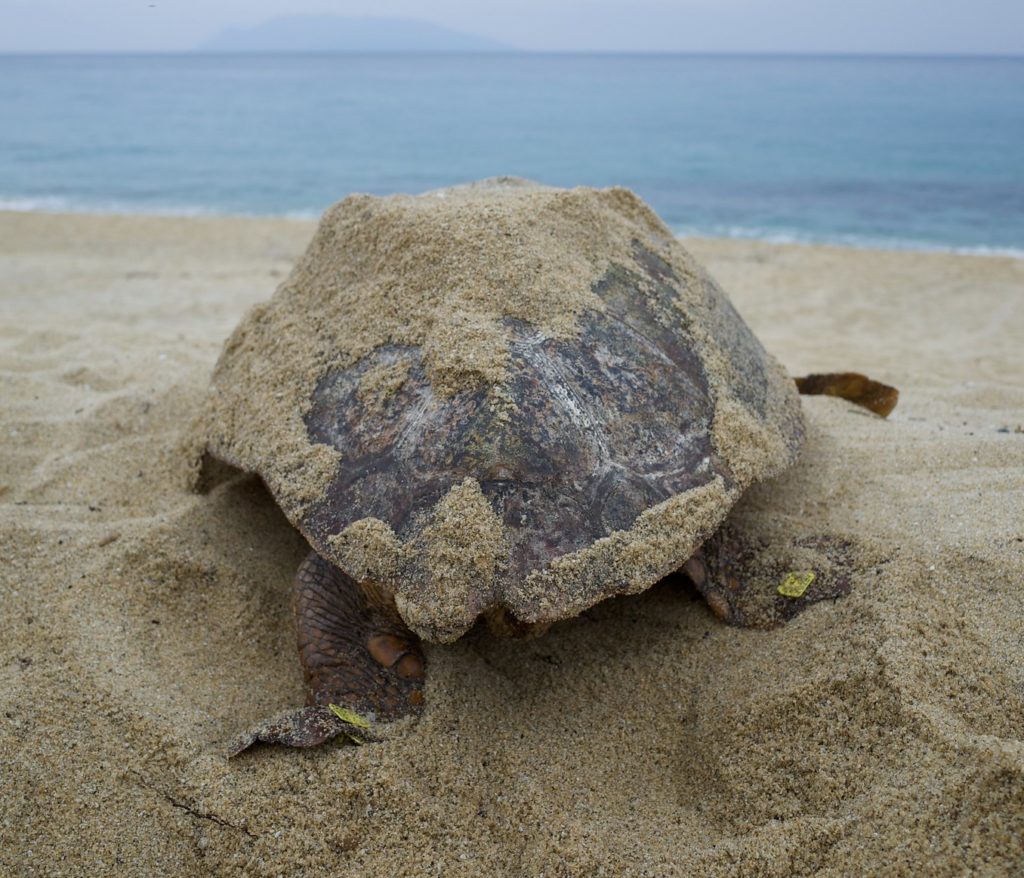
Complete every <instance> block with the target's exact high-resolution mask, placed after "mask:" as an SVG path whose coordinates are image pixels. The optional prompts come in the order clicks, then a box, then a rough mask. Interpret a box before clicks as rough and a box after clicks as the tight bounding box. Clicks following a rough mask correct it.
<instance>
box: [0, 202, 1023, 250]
mask: <svg viewBox="0 0 1024 878" xmlns="http://www.w3.org/2000/svg"><path fill="white" fill-rule="evenodd" d="M42 200H43V201H45V200H46V199H42ZM26 201H27V200H26ZM19 202H20V199H17V198H7V199H4V198H0V214H41V215H45V216H59V217H96V218H99V219H103V218H112V217H146V218H152V219H211V220H228V221H230V220H241V221H247V220H255V221H278V220H283V221H287V222H297V223H303V222H309V223H316V222H317V221H318V220H319V218H320V213H317V212H315V211H292V212H286V213H280V214H273V213H270V214H263V213H221V212H219V211H215V210H212V209H207V208H199V207H197V208H167V209H166V210H161V209H155V210H150V209H139V210H131V209H128V208H126V207H125V206H123V205H117V206H116V207H111V208H110V209H104V208H102V207H101V208H88V209H87V208H82V209H73V208H69V207H67V206H66V205H61V206H55V207H53V208H52V209H51V208H48V207H45V206H41V205H39V204H36V203H32V204H30V205H29V204H27V205H26V206H25V207H20V206H17V205H18V204H19ZM669 227H670V228H672V230H673V232H674V233H675V235H676V237H677V238H679V239H680V240H684V241H685V240H689V239H697V240H722V241H750V242H752V243H761V244H777V245H780V246H794V247H836V248H841V249H844V250H855V251H857V252H876V251H877V252H881V253H940V254H948V255H952V256H981V257H985V258H1000V259H1017V260H1024V247H999V246H991V245H986V244H977V245H956V244H937V243H932V242H929V241H916V240H902V239H897V240H893V241H887V240H886V239H876V238H870V237H868V238H863V239H860V238H859V237H858V236H857V235H850V234H846V233H843V234H839V235H836V236H831V237H830V236H827V235H824V236H821V237H817V236H815V235H814V234H812V233H802V232H770V231H768V230H764V233H763V234H762V233H761V232H760V231H747V230H738V231H736V232H735V233H730V234H720V233H715V232H704V231H701V230H699V229H690V228H678V227H673V226H669Z"/></svg>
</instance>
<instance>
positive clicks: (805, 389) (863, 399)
mask: <svg viewBox="0 0 1024 878" xmlns="http://www.w3.org/2000/svg"><path fill="white" fill-rule="evenodd" d="M793 380H794V381H796V389H797V390H798V391H800V393H802V394H804V395H805V396H838V397H840V398H841V399H845V400H847V401H848V402H852V403H853V404H854V405H859V406H860V407H861V408H866V409H868V411H872V412H874V413H875V414H876V415H879V416H880V417H883V418H885V417H888V416H889V413H890V412H891V411H892V410H893V409H894V408H896V403H897V402H899V398H900V392H899V391H898V390H897V389H896V388H895V387H890V386H889V385H888V384H883V383H882V382H881V381H875V380H874V379H872V378H868V376H867V375H861V374H860V373H859V372H827V373H824V374H821V375H805V376H803V377H802V378H794V379H793Z"/></svg>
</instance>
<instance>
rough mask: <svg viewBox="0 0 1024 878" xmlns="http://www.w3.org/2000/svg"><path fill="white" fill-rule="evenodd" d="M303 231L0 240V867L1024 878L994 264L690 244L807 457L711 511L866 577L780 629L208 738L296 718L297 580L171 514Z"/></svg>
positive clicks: (613, 609)
mask: <svg viewBox="0 0 1024 878" xmlns="http://www.w3.org/2000/svg"><path fill="white" fill-rule="evenodd" d="M312 232H313V224H312V223H309V222H300V221H287V220H255V219H253V220H249V219H205V218H198V219H171V218H148V217H88V216H60V215H44V214H18V213H0V381H2V388H3V389H2V393H0V429H2V431H3V444H2V446H0V510H2V518H0V556H2V558H3V566H2V576H3V580H2V590H0V702H2V717H0V873H2V874H5V875H7V874H10V875H107V874H111V875H151V874H165V875H190V874H197V873H204V872H207V873H208V872H213V873H215V874H220V873H223V874H235V873H239V874H242V873H244V874H252V875H267V876H276V875H285V876H292V875H360V876H370V875H373V876H379V875H434V874H437V875H501V876H505V875H514V876H520V875H523V876H527V875H529V876H533V875H547V876H558V875H586V876H591V875H610V876H617V875H673V874H678V875H690V874H695V875H696V874H699V875H778V876H788V875H805V874H820V875H836V876H839V875H849V874H878V875H920V874H930V875H967V874H971V875H1012V874H1020V873H1021V871H1022V870H1024V741H1022V729H1024V343H1022V339H1024V261H1014V260H1011V259H1003V258H995V257H974V256H957V255H950V254H926V253H908V252H874V251H855V250H845V249H841V248H831V247H803V246H793V245H772V244H765V243H756V242H742V241H721V240H688V241H687V242H685V243H686V245H687V246H688V247H689V248H690V249H691V250H692V251H693V253H694V254H695V255H696V256H697V258H698V259H700V260H701V261H702V262H704V263H705V264H706V265H707V266H708V268H709V269H710V270H711V272H712V273H713V274H714V275H715V276H716V277H717V278H718V280H719V281H720V282H721V283H722V285H723V286H724V287H725V289H726V290H727V291H729V293H730V295H731V296H732V298H733V301H734V303H735V304H736V306H737V307H738V309H739V310H740V312H741V313H742V314H743V316H744V317H745V318H746V319H747V321H748V322H749V323H750V325H751V326H752V327H753V329H754V331H755V332H756V333H757V334H758V335H759V337H760V338H761V340H762V341H763V342H764V344H765V346H766V347H767V348H768V349H769V350H770V351H772V352H773V353H775V354H776V355H777V356H779V357H780V359H781V360H782V361H783V363H784V364H785V365H786V367H787V368H788V369H789V370H790V372H791V373H793V374H802V373H805V372H809V371H828V370H839V369H855V370H861V371H865V372H867V373H869V374H870V375H872V377H875V378H878V379H880V380H883V381H887V382H889V383H892V384H895V385H896V386H898V387H899V388H900V390H901V392H902V396H901V401H900V404H899V406H898V408H897V409H896V411H895V412H894V413H893V415H892V416H891V417H890V418H889V419H888V420H881V419H878V418H876V417H874V416H871V415H869V414H866V413H865V412H863V411H862V410H858V409H856V408H855V407H853V406H852V405H850V404H848V403H845V402H842V401H838V400H834V399H827V398H817V397H816V398H805V399H804V408H805V410H806V412H807V415H808V420H809V438H808V442H807V447H806V450H805V452H804V454H803V457H802V458H801V460H800V462H799V463H798V464H797V465H796V466H795V467H794V468H793V469H792V470H790V471H788V472H787V473H786V474H785V475H783V476H782V477H780V478H779V479H777V480H776V481H774V482H773V483H771V484H765V485H761V486H758V487H757V488H755V489H754V490H753V491H752V492H751V494H750V495H748V497H747V498H745V500H744V501H743V502H742V503H741V507H742V508H740V509H739V510H738V511H737V515H738V516H740V517H742V518H743V519H744V520H745V521H747V522H748V523H749V524H753V525H755V526H757V525H761V526H763V528H764V530H765V532H766V533H769V534H776V535H778V534H782V535H787V534H788V535H790V536H794V535H800V534H829V535H833V536H836V537H839V538H842V539H847V540H850V541H852V542H854V543H855V544H856V545H857V546H858V547H860V548H861V549H863V551H862V552H861V553H860V554H859V556H858V557H861V558H870V559H871V563H870V564H867V563H861V564H860V565H859V566H858V567H857V569H856V571H855V574H854V577H853V588H852V593H851V594H850V595H849V596H847V597H844V598H841V599H839V600H837V601H835V602H826V603H822V604H818V605H815V606H813V607H811V608H810V609H808V610H807V611H806V612H805V613H804V614H802V615H801V616H799V617H798V618H796V619H795V620H794V621H792V622H790V623H789V624H788V625H786V626H785V627H782V628H778V629H775V630H771V631H752V630H742V629H736V628H730V627H727V626H725V625H723V624H721V623H720V622H718V621H717V620H716V619H715V618H714V617H713V616H712V615H711V613H710V612H709V611H708V610H707V608H706V607H705V605H704V604H703V602H701V601H700V600H698V599H697V598H696V597H695V595H694V594H693V592H692V590H690V589H688V588H686V587H685V586H684V585H683V584H681V583H680V582H677V581H666V582H664V583H661V584H659V585H657V586H655V587H654V588H652V589H651V590H650V591H648V592H646V593H644V594H641V595H638V596H633V597H629V598H621V599H616V600H612V601H607V602H605V603H602V604H599V605H598V606H597V607H595V608H594V609H592V610H589V611H587V612H586V613H584V614H583V616H582V617H580V618H578V619H576V620H573V621H570V622H565V623H561V624H558V625H556V626H554V627H553V628H552V629H551V631H550V632H549V633H548V634H546V635H545V636H543V637H541V638H538V639H535V640H529V641H502V640H497V639H494V638H492V637H490V636H489V635H488V634H486V633H485V632H482V631H479V630H476V629H474V631H472V632H471V633H470V634H469V635H468V636H466V637H464V638H462V639H461V640H459V641H458V642H457V643H455V644H453V645H450V646H428V647H427V656H428V661H429V673H428V684H427V703H428V707H427V710H426V712H425V713H424V715H423V716H422V718H420V719H419V720H418V721H404V722H403V723H402V724H400V725H399V726H398V727H396V728H395V729H394V730H393V733H392V734H391V736H390V739H389V740H388V741H387V742H386V743H384V744H378V745H369V746H365V747H361V748H357V747H353V746H347V747H342V746H335V745H327V746H325V747H322V748H319V749H314V750H310V751H293V750H286V749H281V748H270V747H263V748H257V749H256V750H254V751H252V752H250V753H247V754H244V755H242V756H241V757H239V758H237V759H235V760H231V761H228V760H227V759H226V758H225V756H224V744H225V742H226V741H227V740H228V739H229V738H230V737H231V736H232V735H233V734H234V733H235V732H238V731H239V730H241V729H242V728H245V727H246V726H247V725H249V724H251V723H252V722H254V721H256V720H258V719H261V718H264V717H266V716H267V715H269V714H272V713H275V712H279V711H281V710H284V709H286V708H288V707H292V706H296V705H297V704H298V703H299V702H300V701H301V698H302V680H301V673H300V670H299V665H298V662H297V660H296V656H295V647H294V643H293V638H294V633H293V622H292V618H291V616H290V608H289V580H290V577H291V575H292V573H293V571H294V569H295V567H296V566H297V564H298V562H299V560H300V559H301V557H302V556H303V553H304V551H305V548H304V543H303V540H302V539H301V538H300V537H299V536H298V535H297V534H296V532H295V531H294V530H293V529H292V528H291V527H290V526H289V525H288V523H287V522H286V521H285V519H284V517H283V516H282V514H281V513H280V512H279V511H278V510H277V508H276V506H275V505H274V503H273V501H272V500H271V498H270V497H269V495H268V494H267V492H266V491H265V489H263V488H262V486H261V485H260V484H259V482H258V481H256V480H255V479H253V478H251V477H242V478H237V479H235V480H233V481H230V482H228V483H226V484H224V485H222V486H221V487H219V488H217V489H216V490H214V491H212V492H211V493H209V494H205V495H200V494H196V493H193V492H192V491H191V490H190V489H189V478H190V460H189V459H188V455H187V454H186V453H185V450H184V449H185V446H186V445H187V442H188V434H189V428H190V424H191V422H192V419H193V417H194V415H195V412H196V410H197V408H198V406H199V404H200V401H201V399H202V396H203V393H204V390H205V388H206V386H207V382H208V380H209V375H210V372H211V369H212V367H213V364H214V362H215V360H216V358H217V355H218V353H219V351H220V346H221V344H222V342H223V340H224V339H225V338H226V337H227V335H228V333H229V332H230V331H231V330H232V328H233V327H234V326H235V324H236V323H237V322H238V320H239V319H240V317H241V315H242V314H243V313H244V311H245V310H246V308H248V307H249V306H250V305H252V304H254V303H256V302H259V301H261V300H264V299H266V298H268V297H269V296H270V294H271V293H272V292H273V290H274V288H275V287H276V285H277V284H278V283H279V282H280V281H281V279H283V277H284V276H285V275H286V274H287V272H288V271H289V269H290V267H291V265H292V263H293V262H294V260H295V259H296V258H297V256H298V255H299V254H300V253H301V252H302V250H303V249H304V247H305V245H306V243H307V241H308V240H309V238H310V236H311V234H312Z"/></svg>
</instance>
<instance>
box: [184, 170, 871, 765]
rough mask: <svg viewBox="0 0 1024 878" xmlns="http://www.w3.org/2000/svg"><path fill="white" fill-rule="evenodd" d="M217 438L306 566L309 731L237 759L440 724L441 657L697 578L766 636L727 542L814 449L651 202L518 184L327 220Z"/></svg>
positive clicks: (287, 725)
mask: <svg viewBox="0 0 1024 878" xmlns="http://www.w3.org/2000/svg"><path fill="white" fill-rule="evenodd" d="M847 380H853V381H856V380H857V379H856V376H854V377H853V378H847ZM819 383H820V382H819ZM830 388H833V389H834V382H830V381H828V380H826V381H825V382H824V385H823V386H819V387H817V388H809V389H810V390H812V392H830ZM861 389H863V388H861ZM867 389H868V391H869V392H870V391H874V390H877V385H871V386H869V387H868V388H867ZM840 392H843V393H844V395H846V396H851V395H855V394H853V393H852V392H851V391H850V390H849V388H846V389H845V390H844V389H842V388H841V389H840ZM201 423H202V434H201V435H202V439H203V443H204V448H205V453H206V455H207V459H209V458H213V459H217V460H220V461H224V462H227V463H229V464H231V465H233V466H235V467H238V468H240V469H243V470H245V471H248V472H252V473H257V474H258V475H259V476H260V477H261V478H262V479H263V481H264V482H265V483H266V485H267V487H268V488H269V490H270V492H271V493H272V494H273V496H274V498H275V499H276V501H277V502H278V504H279V505H280V507H281V509H282V510H283V511H284V513H285V515H286V516H287V517H288V519H289V521H291V523H292V524H293V525H294V526H295V527H297V528H298V529H299V531H301V533H302V534H303V535H304V536H305V538H306V539H307V540H308V542H309V544H310V546H311V551H310V553H309V555H308V557H307V558H306V559H305V561H303V563H302V565H301V567H300V568H299V571H298V574H297V576H296V578H295V584H294V605H295V612H296V618H297V621H298V640H299V653H300V658H301V662H302V666H303V669H304V672H305V678H306V683H307V687H308V693H307V695H308V697H307V706H306V707H304V708H302V709H300V710H297V711H294V712H292V713H289V714H287V715H286V716H283V717H279V718H277V719H276V720H273V721H270V722H267V723H264V724H263V725H261V726H259V727H257V728H255V729H253V730H251V731H250V732H248V733H246V734H245V735H243V736H242V737H241V738H240V739H239V740H238V741H237V742H236V746H235V747H234V749H235V750H240V749H244V748H245V747H246V746H248V745H249V744H252V743H253V742H255V741H257V740H261V741H277V742H282V743H286V744H291V745H297V746H309V745H313V744H318V743H320V742H322V741H325V740H327V739H329V738H332V737H334V736H335V735H337V734H339V733H342V732H346V733H349V734H351V735H352V736H354V737H361V738H366V737H370V736H372V735H373V730H372V728H369V729H364V728H359V727H358V726H360V725H365V723H364V722H363V719H365V720H367V721H372V722H374V723H380V722H384V721H388V720H391V719H394V718H397V717H400V716H403V715H405V714H408V713H413V712H416V711H417V710H419V709H420V708H421V706H422V705H423V701H424V695H423V684H424V671H425V660H424V655H423V651H422V649H421V643H420V641H421V638H422V639H425V640H428V641H434V642H446V641H451V640H454V639H455V638H457V637H459V636H460V635H461V634H463V633H464V632H465V631H467V629H469V628H470V627H471V626H472V625H473V624H474V622H475V621H476V620H477V619H478V618H479V617H483V618H485V619H486V620H487V622H488V623H489V624H490V626H491V628H492V629H494V630H496V631H499V632H501V633H511V634H519V633H526V632H529V631H532V632H537V631H539V630H543V629H544V628H545V627H546V626H548V625H549V624H550V623H552V622H554V621H556V620H559V619H566V618H569V617H572V616H575V615H577V614H578V613H580V612H581V611H583V610H585V609H587V608H588V607H590V606H591V605H593V604H594V603H596V602H597V601H600V600H603V599H604V598H608V597H611V596H614V595H621V594H628V593H635V592H639V591H642V590H644V589H646V588H648V587H649V586H651V585H653V584H654V583H655V582H657V581H658V580H659V579H661V578H662V577H664V576H666V575H667V574H670V573H672V572H673V571H678V570H680V569H681V568H682V569H685V571H686V572H687V573H688V574H689V576H690V578H691V579H692V580H693V582H694V583H695V584H696V586H697V588H698V589H699V590H700V591H701V592H702V593H703V594H704V595H705V597H706V598H707V600H708V601H709V603H710V605H711V607H712V609H713V610H714V611H715V613H716V614H717V615H718V616H720V617H722V618H723V619H726V620H727V621H732V622H738V623H742V622H746V623H748V624H750V623H756V622H758V621H759V620H758V619H750V618H743V617H742V613H740V612H738V610H737V602H736V599H735V596H736V595H737V594H738V593H739V590H740V589H741V586H740V583H739V582H738V580H737V578H736V576H735V575H734V570H733V569H731V568H730V566H729V564H730V558H731V557H734V556H735V555H736V552H735V551H733V550H732V549H731V548H730V545H731V544H730V543H729V542H728V541H725V540H721V539H718V540H711V541H710V542H709V538H710V537H712V535H713V534H715V533H716V531H717V530H718V529H719V527H720V526H721V525H722V522H723V520H724V519H725V517H726V514H727V513H728V512H729V510H730V508H731V507H732V506H733V504H734V503H735V502H736V500H737V498H738V497H739V496H740V495H741V494H742V493H743V491H744V490H745V489H746V488H747V487H748V486H750V485H751V484H752V483H753V482H755V481H758V480H762V479H765V478H767V477H770V476H773V475H775V474H776V473H779V472H780V471H781V470H783V469H784V468H785V467H788V466H789V465H790V464H791V463H793V461H794V460H795V459H796V457H797V453H798V451H799V449H800V445H801V440H802V438H803V435H804V423H803V419H802V415H801V408H800V401H799V397H798V395H797V388H796V386H795V385H794V382H793V380H792V379H791V378H789V377H787V375H786V373H785V372H784V371H783V369H782V367H781V366H780V365H779V364H778V363H777V362H776V361H775V360H774V359H773V358H772V357H771V356H770V355H768V354H767V353H766V352H765V351H764V349H763V348H762V346H761V344H760V343H759V342H758V340H757V339H756V338H755V337H754V335H753V333H752V332H751V331H750V329H748V327H747V325H746V324H745V323H744V322H743V320H742V319H741V318H740V317H739V315H738V314H737V312H736V311H735V310H734V308H733V306H732V305H731V304H730V302H729V299H728V298H727V297H726V295H725V294H724V293H723V292H722V291H721V289H720V288H719V287H718V286H717V285H716V284H715V282H714V281H713V280H712V279H711V278H710V277H709V275H708V274H707V273H706V272H705V271H704V270H703V269H702V268H701V267H700V266H699V265H698V264H697V263H696V262H695V261H694V259H693V258H692V257H691V256H690V255H689V254H688V253H687V251H686V250H685V249H684V248H683V247H682V245H681V244H680V243H679V241H678V240H677V239H676V237H675V236H674V235H673V234H672V232H671V231H670V230H669V229H668V228H667V227H666V226H665V225H664V224H663V223H662V222H661V220H660V219H659V218H658V217H657V216H656V215H655V214H654V212H653V211H652V210H651V209H650V208H649V207H647V205H645V204H644V203H643V202H642V201H641V200H640V199H639V198H638V197H637V196H635V195H634V194H633V193H631V192H629V191H628V190H626V189H622V188H611V189H605V190H594V189H589V188H577V189H572V190H563V189H555V188H549V187H545V186H539V185H536V184H530V183H527V182H526V181H520V180H515V179H508V178H502V179H499V180H491V181H483V182H481V183H476V184H470V185H465V186H459V187H454V188H450V189H445V190H439V191H435V192H429V193H426V194H423V195H419V196H390V197H384V198H375V197H371V196H367V195H353V196H349V197H348V198H346V199H344V200H343V201H341V202H340V203H338V204H336V205H335V206H334V207H332V208H330V209H329V210H328V211H327V212H326V214H325V215H324V217H323V219H322V220H321V222H320V224H319V227H318V229H317V231H316V234H315V236H314V238H313V240H312V242H311V244H310V245H309V248H308V250H307V251H306V253H305V254H304V255H303V256H302V258H301V259H300V260H299V262H298V263H297V265H296V266H295V268H294V270H293V271H292V273H291V275H290V276H289V277H288V278H287V279H286V280H285V281H284V283H283V284H282V285H281V286H280V288H279V289H278V290H277V292H276V293H275V294H274V296H273V298H272V299H271V300H270V301H269V302H266V303H264V304H261V305H257V306H256V307H255V308H253V309H252V310H251V311H250V312H249V313H248V314H247V315H246V316H245V318H244V319H243V320H242V322H241V324H240V325H239V326H238V328H237V329H236V330H235V332H234V334H233V335H232V336H231V337H230V339H229V340H228V341H227V343H226V345H225V348H224V351H223V353H222V355H221V357H220V360H219V361H218V363H217V366H216V369H215V371H214V374H213V378H212V389H211V393H210V396H209V400H208V405H207V407H206V410H205V413H204V415H203V416H202V418H201ZM835 593H836V589H835V588H831V589H830V588H829V587H828V585H827V584H825V585H823V586H821V587H816V590H814V589H812V591H811V592H810V593H808V595H806V599H811V600H813V599H817V598H821V597H824V596H828V595H832V594H835ZM780 600H782V599H780ZM353 724H355V725H353Z"/></svg>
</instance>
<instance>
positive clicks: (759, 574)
mask: <svg viewBox="0 0 1024 878" xmlns="http://www.w3.org/2000/svg"><path fill="white" fill-rule="evenodd" d="M852 569H853V546H852V544H851V543H849V542H847V541H846V540H843V539H840V538H838V537H831V536H808V537H801V538H799V539H796V540H793V541H792V542H791V543H789V544H787V545H784V546H781V547H780V546H767V545H763V544H759V543H757V542H755V541H753V540H751V539H749V538H747V537H746V536H744V535H743V534H742V533H741V532H740V531H738V530H736V529H734V528H731V527H729V526H728V525H726V526H725V527H723V528H722V529H721V530H719V531H718V532H717V533H716V534H714V535H713V536H712V537H711V538H710V539H709V540H708V541H707V542H706V543H705V544H704V545H703V546H702V547H701V548H700V550H699V551H698V552H697V553H696V554H695V555H694V556H693V557H692V558H691V559H690V560H689V561H687V562H686V564H685V565H683V572H684V573H685V574H686V575H687V576H688V577H689V578H690V580H691V581H692V582H693V584H694V585H695V586H696V587H697V590H698V591H699V592H700V593H701V594H702V595H703V596H704V599H705V600H706V601H707V604H708V607H709V608H710V610H711V611H712V612H713V613H714V614H715V615H716V616H717V617H718V618H719V619H721V620H722V621H723V622H728V623H729V624H730V625H741V626H743V627H748V628H772V627H774V626H776V625H780V624H782V623H783V622H787V621H789V620H790V619H792V618H793V617H794V616H796V615H797V614H799V613H801V612H802V611H803V610H805V609H806V608H807V607H809V606H810V605H811V604H813V603H815V602H817V601H822V600H827V599H829V598H837V597H840V596H841V595H844V594H848V593H849V591H850V579H851V575H852Z"/></svg>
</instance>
